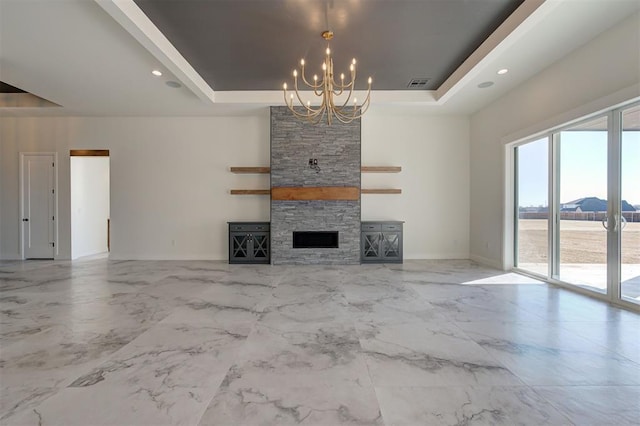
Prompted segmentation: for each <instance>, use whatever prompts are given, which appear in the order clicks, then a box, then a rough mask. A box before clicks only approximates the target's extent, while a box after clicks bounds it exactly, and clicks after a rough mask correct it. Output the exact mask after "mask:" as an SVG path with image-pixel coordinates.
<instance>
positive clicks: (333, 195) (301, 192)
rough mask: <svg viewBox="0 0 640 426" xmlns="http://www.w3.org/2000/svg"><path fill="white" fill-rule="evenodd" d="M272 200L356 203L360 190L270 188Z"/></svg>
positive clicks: (352, 188)
mask: <svg viewBox="0 0 640 426" xmlns="http://www.w3.org/2000/svg"><path fill="white" fill-rule="evenodd" d="M271 199H272V200H280V201H283V200H296V201H311V200H342V201H357V200H359V199H360V188H358V187H357V186H309V187H289V186H280V187H273V188H271Z"/></svg>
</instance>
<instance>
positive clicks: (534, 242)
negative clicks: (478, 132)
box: [516, 138, 549, 276]
mask: <svg viewBox="0 0 640 426" xmlns="http://www.w3.org/2000/svg"><path fill="white" fill-rule="evenodd" d="M516 149H517V165H516V167H517V189H516V190H517V200H518V218H517V238H518V241H517V247H518V250H517V253H516V266H518V267H519V268H521V269H526V270H528V271H531V272H535V273H538V274H541V275H544V276H547V274H548V265H549V259H548V253H549V250H548V245H549V243H548V235H549V234H548V223H549V222H548V218H549V180H548V179H549V167H548V165H549V141H548V139H547V138H544V139H540V140H537V141H534V142H531V143H528V144H525V145H521V146H519V147H517V148H516Z"/></svg>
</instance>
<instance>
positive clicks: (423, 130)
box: [0, 108, 469, 259]
mask: <svg viewBox="0 0 640 426" xmlns="http://www.w3.org/2000/svg"><path fill="white" fill-rule="evenodd" d="M369 114H370V115H369ZM269 133H270V131H269V111H268V109H266V108H265V109H264V110H262V111H260V112H258V113H256V114H255V115H253V116H244V117H189V118H183V117H157V118H148V117H147V118H139V117H136V118H117V117H104V118H90V117H69V118H65V117H57V118H56V117H41V118H10V117H4V118H0V140H1V141H2V143H1V144H0V150H1V158H2V161H3V163H2V170H1V171H0V186H1V188H0V193H1V194H2V204H1V206H2V207H1V208H2V212H1V217H2V222H0V231H1V232H2V233H1V234H0V235H2V240H1V241H0V252H1V253H2V256H3V257H4V258H17V257H18V255H19V254H18V247H19V241H18V238H19V225H20V220H19V217H18V213H19V208H18V200H19V193H18V157H19V155H18V154H19V152H21V151H24V152H27V151H55V152H58V154H59V160H58V171H57V173H58V185H59V190H58V196H59V203H58V206H59V211H58V217H59V222H58V233H59V241H58V243H59V255H58V256H57V257H58V258H70V257H71V240H70V235H71V233H70V223H71V213H70V177H69V169H70V160H69V150H70V149H109V150H110V174H111V206H110V217H111V255H110V256H111V258H112V259H226V258H227V251H228V250H227V225H226V222H227V221H232V220H269V198H268V197H266V196H232V195H230V194H229V190H230V189H232V188H268V187H269V176H268V175H236V174H232V173H230V172H229V167H230V166H255V165H268V164H269ZM362 156H363V164H366V165H400V166H402V167H403V171H402V172H401V173H399V174H398V175H387V174H385V175H378V176H371V175H367V176H365V177H363V186H367V185H369V184H371V186H376V187H377V186H383V187H400V188H402V190H403V194H402V195H365V196H363V200H362V211H363V219H369V220H370V219H400V220H405V221H406V222H407V223H406V224H405V230H406V231H405V257H406V258H427V257H429V258H444V257H463V258H464V257H467V256H468V245H469V241H468V226H469V225H468V224H469V178H468V170H469V122H468V120H467V119H466V118H461V117H447V116H428V115H425V114H424V113H416V112H406V111H397V112H393V111H391V112H390V111H385V112H384V113H381V112H380V113H377V112H375V111H373V110H372V111H370V112H369V113H368V115H367V116H366V119H365V120H363V124H362Z"/></svg>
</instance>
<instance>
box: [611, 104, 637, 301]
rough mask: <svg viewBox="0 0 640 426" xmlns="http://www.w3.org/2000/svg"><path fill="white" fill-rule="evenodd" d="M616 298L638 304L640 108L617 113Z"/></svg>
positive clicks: (634, 107) (635, 107)
mask: <svg viewBox="0 0 640 426" xmlns="http://www.w3.org/2000/svg"><path fill="white" fill-rule="evenodd" d="M621 124H622V132H621V146H620V160H621V162H620V189H621V194H620V219H619V221H618V222H617V227H618V229H619V234H620V260H621V265H620V284H621V285H620V296H621V297H622V299H623V300H626V301H629V302H633V303H640V105H635V106H633V107H631V108H626V109H624V110H623V111H622V112H621Z"/></svg>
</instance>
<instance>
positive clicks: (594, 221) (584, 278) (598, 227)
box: [553, 117, 608, 293]
mask: <svg viewBox="0 0 640 426" xmlns="http://www.w3.org/2000/svg"><path fill="white" fill-rule="evenodd" d="M607 125H608V120H607V117H600V118H597V119H595V120H590V121H587V122H585V123H581V124H580V125H577V126H572V127H570V128H568V129H566V130H563V131H561V132H559V133H557V134H556V136H555V144H556V149H557V151H558V153H559V155H558V157H557V158H558V159H557V166H556V170H557V179H556V182H557V188H558V201H559V203H558V204H557V205H556V223H557V227H558V233H557V235H558V241H557V253H558V256H557V262H556V264H557V269H556V273H554V274H553V277H554V278H557V279H559V280H560V281H563V282H566V283H569V284H574V285H578V286H581V287H584V288H587V289H589V290H593V291H597V292H601V293H606V292H607V229H606V227H607V224H606V217H607V210H608V203H607V200H608V195H607V151H608V128H607Z"/></svg>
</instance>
